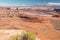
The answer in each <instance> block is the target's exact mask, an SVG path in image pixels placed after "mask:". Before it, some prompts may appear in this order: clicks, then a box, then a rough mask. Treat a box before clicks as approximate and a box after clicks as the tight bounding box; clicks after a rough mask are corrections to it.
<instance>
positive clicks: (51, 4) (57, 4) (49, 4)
mask: <svg viewBox="0 0 60 40" xmlns="http://www.w3.org/2000/svg"><path fill="white" fill-rule="evenodd" d="M47 6H60V3H48V4H47Z"/></svg>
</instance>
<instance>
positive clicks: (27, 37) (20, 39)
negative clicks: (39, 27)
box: [10, 32, 35, 40]
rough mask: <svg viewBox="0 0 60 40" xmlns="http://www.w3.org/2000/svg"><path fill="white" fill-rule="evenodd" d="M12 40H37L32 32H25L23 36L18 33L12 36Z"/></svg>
mask: <svg viewBox="0 0 60 40" xmlns="http://www.w3.org/2000/svg"><path fill="white" fill-rule="evenodd" d="M10 40H35V36H34V33H31V32H24V34H23V36H21V35H19V34H18V33H17V34H15V35H12V36H11V37H10Z"/></svg>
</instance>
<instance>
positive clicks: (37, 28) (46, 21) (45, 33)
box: [0, 10, 60, 40]
mask: <svg viewBox="0 0 60 40" xmlns="http://www.w3.org/2000/svg"><path fill="white" fill-rule="evenodd" d="M0 11H1V10H0ZM7 12H8V13H9V11H7ZM11 12H12V11H11ZM14 12H15V13H17V11H14ZM14 12H12V13H13V14H14ZM2 13H5V10H4V12H2ZM19 13H23V12H22V11H20V12H19ZM25 13H28V12H25ZM2 15H3V14H2ZM8 15H9V14H8ZM10 15H12V14H10ZM16 15H17V14H15V15H14V17H8V16H7V15H6V14H5V16H3V17H2V16H1V15H0V29H2V30H12V29H14V30H25V31H30V32H35V34H36V36H37V37H38V38H40V39H41V40H60V30H56V29H55V28H54V27H55V25H54V24H52V23H53V22H51V20H53V21H54V20H56V21H58V20H59V21H60V18H56V17H50V16H39V15H37V16H36V15H35V16H34V15H33V14H30V15H28V17H29V18H21V17H16ZM24 15H25V16H27V15H26V14H24ZM36 17H37V18H36ZM57 23H58V22H57ZM59 24H60V23H59ZM8 35H9V34H8ZM8 35H7V34H6V35H4V34H3V33H1V34H0V36H2V37H0V38H2V39H3V40H4V39H5V38H7V39H6V40H8ZM4 36H6V37H4ZM2 39H0V40H2Z"/></svg>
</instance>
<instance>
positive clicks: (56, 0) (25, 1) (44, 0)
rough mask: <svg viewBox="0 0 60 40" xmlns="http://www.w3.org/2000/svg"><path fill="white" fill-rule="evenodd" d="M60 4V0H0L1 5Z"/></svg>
mask: <svg viewBox="0 0 60 40" xmlns="http://www.w3.org/2000/svg"><path fill="white" fill-rule="evenodd" d="M43 5H45V6H53V5H57V6H60V0H0V6H43Z"/></svg>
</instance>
